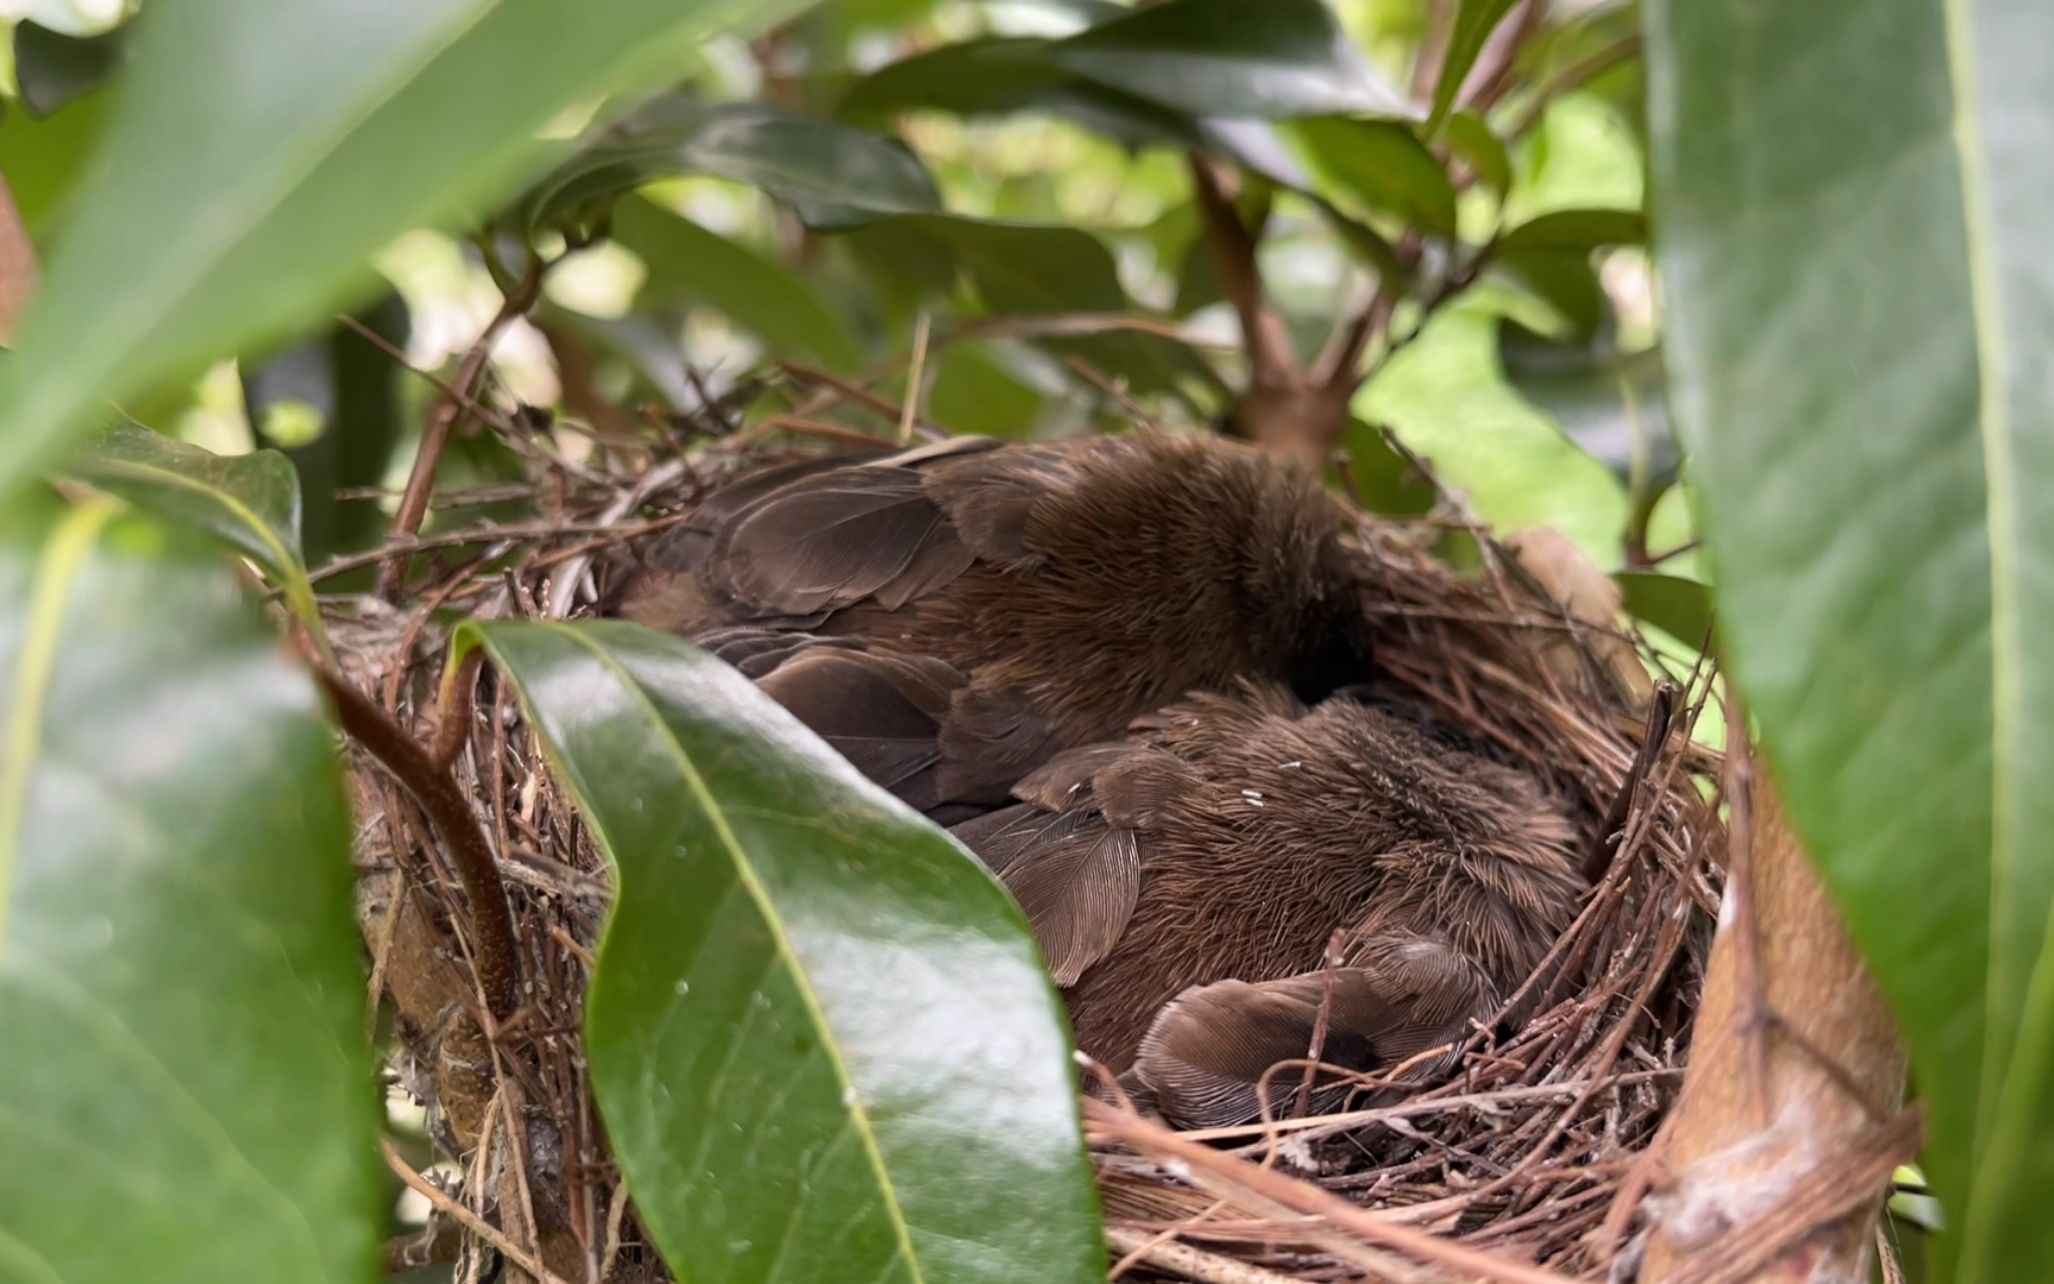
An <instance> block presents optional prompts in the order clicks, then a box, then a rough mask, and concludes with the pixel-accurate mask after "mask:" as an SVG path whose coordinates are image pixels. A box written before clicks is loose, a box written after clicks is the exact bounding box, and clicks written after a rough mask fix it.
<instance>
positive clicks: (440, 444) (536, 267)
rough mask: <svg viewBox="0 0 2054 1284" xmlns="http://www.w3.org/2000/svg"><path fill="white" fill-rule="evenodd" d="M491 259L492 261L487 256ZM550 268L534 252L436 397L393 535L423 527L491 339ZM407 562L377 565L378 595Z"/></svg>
mask: <svg viewBox="0 0 2054 1284" xmlns="http://www.w3.org/2000/svg"><path fill="white" fill-rule="evenodd" d="M487 261H488V262H489V261H490V256H489V255H488V256H487ZM548 270H549V264H548V262H547V261H545V260H544V259H543V258H542V257H541V256H540V255H537V254H535V253H533V252H532V251H531V252H530V253H529V255H528V265H527V270H526V271H525V272H524V273H523V274H522V276H521V279H520V280H519V282H517V283H516V284H515V285H514V287H513V288H512V290H510V291H509V292H508V293H507V295H506V297H505V299H504V300H503V301H502V302H501V303H500V305H499V311H498V312H497V313H495V314H494V315H493V317H492V320H491V321H490V322H488V323H487V324H486V326H485V330H484V333H482V334H480V335H479V336H478V341H477V342H476V343H474V344H472V345H471V350H470V351H469V352H467V353H465V354H464V359H463V363H462V364H461V365H459V366H458V367H457V371H456V378H455V379H453V380H451V389H450V392H449V394H448V395H446V396H445V397H443V398H442V399H441V400H440V401H438V402H436V404H435V410H434V412H433V413H432V414H430V415H429V416H428V426H427V428H426V429H424V430H423V431H422V433H421V446H420V449H419V450H418V451H416V452H415V454H414V467H413V471H412V472H410V473H408V474H407V485H406V490H405V491H403V492H402V493H401V494H400V497H399V511H398V512H397V513H395V514H393V518H392V533H393V534H395V535H412V534H413V533H414V532H416V531H418V530H420V529H421V519H422V518H423V517H425V516H427V514H428V494H429V492H430V491H432V490H434V488H435V467H436V465H437V464H438V463H440V462H441V460H442V452H443V449H444V448H445V447H447V446H448V445H449V434H450V430H451V429H453V428H454V427H455V426H456V423H457V420H458V419H460V418H461V417H462V416H463V413H464V408H465V406H466V405H467V404H469V403H470V399H471V389H472V387H473V386H474V385H475V384H476V383H477V382H478V376H479V375H480V374H481V373H483V372H484V369H485V362H486V360H487V358H489V357H490V356H491V354H492V345H493V343H494V342H495V341H496V340H497V339H498V338H499V335H500V332H501V331H502V330H504V329H506V327H507V326H508V325H510V324H511V323H512V322H513V321H514V319H515V318H516V317H519V316H522V315H523V314H525V313H526V312H527V311H528V309H529V308H532V307H534V306H535V300H536V298H537V297H538V296H540V294H541V292H542V277H543V275H544V274H545V273H547V272H548ZM406 565H407V557H406V553H405V551H404V550H400V551H397V552H394V553H393V555H392V557H391V559H390V560H388V561H386V562H385V563H384V564H383V565H381V566H380V567H379V568H378V583H377V586H376V589H375V591H376V592H377V594H378V596H379V597H383V598H390V597H391V596H392V594H393V592H394V591H395V590H396V589H397V588H398V587H399V584H400V581H401V580H402V579H403V578H404V577H405V575H406Z"/></svg>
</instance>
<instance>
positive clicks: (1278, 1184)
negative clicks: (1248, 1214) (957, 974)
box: [1084, 1098, 1570, 1284]
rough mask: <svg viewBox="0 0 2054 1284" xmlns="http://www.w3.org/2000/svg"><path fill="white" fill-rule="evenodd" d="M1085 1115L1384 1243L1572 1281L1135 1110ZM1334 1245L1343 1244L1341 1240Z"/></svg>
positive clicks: (1448, 1261) (1130, 1140)
mask: <svg viewBox="0 0 2054 1284" xmlns="http://www.w3.org/2000/svg"><path fill="white" fill-rule="evenodd" d="M1084 1118H1085V1120H1086V1122H1087V1123H1088V1124H1089V1125H1090V1126H1091V1128H1092V1130H1093V1131H1095V1132H1097V1133H1099V1134H1100V1135H1103V1136H1106V1137H1109V1138H1111V1139H1113V1140H1117V1141H1120V1142H1123V1143H1125V1144H1127V1145H1130V1146H1132V1147H1134V1148H1136V1149H1138V1150H1143V1151H1148V1152H1152V1153H1156V1154H1163V1155H1168V1156H1170V1157H1171V1158H1173V1159H1177V1160H1181V1161H1182V1162H1183V1163H1184V1164H1186V1165H1187V1166H1189V1167H1190V1168H1191V1169H1192V1170H1193V1171H1194V1172H1202V1173H1206V1174H1209V1175H1211V1176H1212V1177H1214V1178H1216V1179H1218V1180H1219V1181H1220V1182H1221V1183H1222V1184H1223V1185H1226V1186H1230V1187H1232V1188H1234V1189H1236V1190H1239V1191H1245V1192H1247V1193H1248V1194H1250V1195H1253V1196H1255V1197H1256V1198H1257V1199H1259V1200H1261V1201H1262V1202H1264V1203H1267V1204H1273V1205H1277V1206H1280V1207H1283V1208H1286V1209H1289V1210H1290V1211H1292V1212H1294V1213H1299V1214H1303V1215H1306V1216H1310V1217H1316V1218H1319V1219H1321V1220H1323V1221H1326V1222H1328V1223H1330V1224H1331V1225H1333V1226H1334V1227H1336V1228H1338V1229H1340V1230H1344V1231H1347V1232H1348V1233H1350V1234H1352V1235H1356V1236H1359V1237H1360V1238H1361V1239H1363V1240H1366V1241H1368V1242H1369V1243H1370V1244H1373V1245H1375V1246H1377V1247H1378V1248H1381V1249H1387V1250H1390V1251H1393V1252H1398V1253H1403V1254H1405V1255H1407V1256H1409V1257H1413V1258H1417V1259H1419V1260H1421V1261H1424V1262H1430V1263H1432V1264H1433V1265H1435V1266H1440V1267H1445V1268H1447V1269H1449V1270H1455V1271H1463V1272H1467V1273H1469V1274H1471V1275H1477V1276H1481V1277H1483V1278H1484V1279H1488V1280H1495V1281H1500V1282H1501V1284H1568V1281H1569V1279H1570V1277H1569V1276H1566V1275H1558V1274H1556V1273H1555V1272H1554V1271H1549V1270H1543V1269H1541V1268H1540V1267H1537V1266H1529V1265H1527V1264H1526V1263H1524V1262H1519V1261H1514V1260H1511V1259H1509V1258H1505V1257H1500V1256H1498V1255H1497V1254H1495V1253H1486V1252H1483V1251H1481V1250H1479V1249H1474V1248H1470V1247H1469V1246H1467V1245H1465V1244H1459V1243H1456V1242H1454V1241H1452V1240H1449V1239H1445V1238H1443V1237H1441V1236H1439V1235H1434V1234H1431V1233H1429V1232H1427V1231H1423V1230H1419V1229H1416V1228H1414V1227H1411V1226H1406V1225H1403V1224H1401V1223H1397V1222H1392V1221H1388V1220H1386V1219H1384V1218H1381V1217H1378V1216H1376V1215H1374V1214H1372V1213H1370V1212H1368V1211H1366V1210H1364V1209H1361V1208H1358V1207H1356V1206H1355V1205H1354V1204H1351V1203H1349V1202H1348V1201H1347V1200H1345V1199H1342V1198H1341V1197H1340V1196H1338V1195H1334V1194H1331V1193H1329V1192H1328V1191H1326V1190H1324V1189H1322V1188H1320V1187H1318V1186H1315V1185H1313V1184H1311V1183H1310V1182H1303V1181H1299V1180H1297V1179H1296V1178H1292V1177H1287V1176H1285V1175H1284V1174H1282V1173H1279V1172H1276V1171H1275V1170H1273V1169H1269V1168H1262V1167H1259V1166H1257V1165H1255V1164H1251V1163H1248V1162H1247V1161H1245V1160H1241V1159H1236V1158H1234V1157H1233V1156H1231V1155H1223V1154H1221V1153H1220V1152H1219V1151H1217V1150H1214V1149H1212V1148H1211V1147H1210V1146H1206V1145H1202V1144H1200V1143H1199V1142H1196V1141H1191V1140H1188V1139H1187V1138H1186V1137H1185V1136H1183V1135H1181V1134H1178V1133H1174V1132H1171V1131H1170V1130H1169V1129H1168V1128H1165V1127H1163V1126H1162V1125H1161V1124H1159V1123H1155V1122H1154V1121H1152V1120H1148V1119H1144V1118H1142V1117H1141V1116H1140V1115H1137V1114H1127V1113H1122V1112H1121V1111H1119V1110H1117V1109H1115V1108H1113V1107H1112V1106H1109V1105H1106V1104H1105V1103H1104V1102H1101V1101H1096V1100H1093V1099H1090V1098H1087V1099H1085V1101H1084ZM1336 1247H1337V1249H1338V1247H1339V1246H1338V1245H1337V1246H1336ZM1381 1265H1382V1263H1379V1266H1381Z"/></svg>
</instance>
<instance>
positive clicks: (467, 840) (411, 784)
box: [309, 656, 521, 1021]
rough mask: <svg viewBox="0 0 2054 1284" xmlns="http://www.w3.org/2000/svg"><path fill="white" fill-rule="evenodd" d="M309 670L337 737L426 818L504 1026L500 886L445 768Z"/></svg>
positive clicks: (380, 715)
mask: <svg viewBox="0 0 2054 1284" xmlns="http://www.w3.org/2000/svg"><path fill="white" fill-rule="evenodd" d="M309 663H310V664H312V665H313V666H314V673H315V676H316V677H318V678H319V679H320V682H321V686H322V688H323V689H324V690H326V691H327V692H328V698H329V699H330V700H332V701H333V702H334V704H335V712H336V717H337V720H338V721H339V722H341V724H342V729H343V730H344V731H346V732H348V733H349V735H350V737H351V738H352V739H354V740H355V741H356V742H357V743H358V744H360V745H362V746H363V747H364V748H365V749H366V750H367V751H369V753H370V754H371V756H372V757H374V758H376V759H377V760H378V761H379V762H380V763H382V764H384V766H385V769H386V770H387V771H390V772H391V773H392V776H393V779H395V780H397V781H398V782H399V783H400V785H401V786H403V787H404V788H405V789H406V791H407V792H408V793H409V794H412V795H413V797H414V800H415V801H416V802H418V803H419V804H420V805H421V810H422V811H424V812H426V813H427V814H428V820H429V823H430V824H432V825H433V826H434V828H435V833H436V836H437V837H438V838H440V839H441V840H442V846H443V849H444V850H445V851H447V852H448V853H449V862H450V864H451V865H452V866H453V867H454V868H455V869H456V872H457V877H458V878H459V879H460V880H461V881H462V882H463V885H464V895H465V897H466V898H467V899H468V900H469V901H470V904H471V919H472V926H473V928H474V930H475V932H476V934H477V946H478V981H479V984H480V985H481V986H482V987H483V989H484V991H485V1004H486V1007H487V1008H488V1009H489V1010H490V1011H491V1013H492V1015H493V1017H494V1018H495V1019H497V1020H501V1021H503V1020H505V1019H506V1018H508V1017H510V1016H512V1015H513V1013H514V1009H515V1008H517V1007H519V1006H520V994H521V956H520V947H519V944H518V942H517V941H516V940H515V937H514V927H513V915H512V913H511V912H510V911H509V909H508V907H507V903H506V884H505V883H503V882H502V881H500V877H499V866H498V864H497V863H496V862H495V861H494V860H493V858H492V844H491V841H490V840H489V839H487V838H486V836H485V828H484V826H483V825H481V824H480V823H479V821H478V817H477V814H476V813H475V812H473V811H472V810H471V806H470V803H469V802H468V801H466V799H465V798H464V793H463V790H462V789H461V788H460V787H458V785H457V783H456V778H455V777H454V776H452V775H451V774H450V772H449V770H448V768H447V767H439V766H437V765H436V763H435V761H434V759H433V758H431V757H430V756H429V754H428V751H427V750H426V749H423V748H422V747H421V746H420V744H419V743H418V742H416V741H415V740H414V738H413V737H412V736H410V735H408V734H407V733H406V731H405V729H404V728H402V727H401V726H400V725H399V724H398V723H396V722H394V721H393V720H392V718H391V716H390V715H389V714H387V713H386V712H385V710H383V709H381V708H379V707H378V704H377V702H376V701H374V700H372V699H371V698H370V697H369V696H367V695H365V694H364V693H363V692H362V691H359V690H358V689H357V686H356V684H355V683H353V682H351V681H350V680H349V679H348V678H345V677H343V676H342V675H341V674H340V673H337V672H336V671H335V670H334V669H331V668H329V667H328V666H327V665H325V664H321V663H319V662H318V661H316V660H314V659H313V658H312V657H311V656H310V657H309Z"/></svg>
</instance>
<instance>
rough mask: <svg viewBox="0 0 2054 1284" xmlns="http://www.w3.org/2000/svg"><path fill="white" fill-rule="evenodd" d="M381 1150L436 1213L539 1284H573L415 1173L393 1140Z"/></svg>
mask: <svg viewBox="0 0 2054 1284" xmlns="http://www.w3.org/2000/svg"><path fill="white" fill-rule="evenodd" d="M378 1149H379V1151H380V1153H382V1154H383V1155H384V1156H385V1166H386V1167H387V1168H390V1169H391V1170H392V1174H393V1176H395V1177H397V1178H399V1179H400V1180H401V1181H403V1182H405V1183H406V1184H407V1188H408V1189H409V1190H412V1191H413V1192H414V1193H415V1194H417V1195H419V1196H420V1197H421V1198H423V1199H425V1200H427V1201H428V1203H429V1204H430V1205H431V1206H433V1208H434V1209H435V1211H436V1212H438V1213H441V1214H442V1215H443V1216H444V1217H447V1218H449V1219H450V1220H452V1221H454V1222H457V1223H458V1224H460V1225H461V1226H462V1227H463V1228H464V1229H465V1230H467V1231H469V1232H471V1234H473V1235H476V1236H477V1237H478V1238H479V1239H482V1240H484V1241H485V1242H486V1243H487V1244H490V1245H491V1246H492V1247H493V1249H494V1250H495V1251H497V1252H498V1253H499V1255H500V1256H501V1257H504V1258H505V1259H506V1260H507V1261H509V1262H512V1263H513V1264H514V1265H515V1266H518V1267H520V1268H521V1269H522V1270H524V1271H526V1272H527V1273H528V1274H530V1275H532V1276H534V1277H535V1280H536V1284H570V1281H568V1280H566V1279H564V1278H563V1276H561V1275H558V1274H556V1273H554V1272H552V1271H550V1270H549V1269H548V1268H547V1267H545V1266H543V1265H542V1263H540V1262H538V1261H536V1260H535V1259H534V1258H533V1257H531V1256H529V1255H528V1254H527V1253H524V1252H522V1251H521V1249H520V1247H519V1246H518V1245H516V1244H515V1243H514V1242H513V1241H512V1240H510V1239H508V1238H507V1237H506V1236H505V1235H502V1234H501V1233H500V1232H499V1229H498V1228H497V1227H495V1226H493V1225H492V1223H490V1222H488V1221H486V1220H485V1219H484V1218H482V1217H480V1216H478V1215H477V1214H476V1213H474V1212H472V1211H471V1210H470V1209H468V1208H465V1207H464V1206H463V1205H462V1204H459V1203H457V1202H456V1201H455V1200H453V1199H451V1198H450V1197H449V1195H448V1194H447V1193H446V1192H445V1191H444V1190H443V1189H442V1188H441V1187H440V1186H437V1185H436V1184H435V1183H434V1182H432V1181H429V1180H428V1179H427V1178H426V1177H423V1176H422V1175H421V1174H419V1173H417V1172H415V1171H414V1168H413V1165H412V1164H409V1163H408V1162H407V1161H406V1160H405V1159H404V1158H402V1157H401V1156H400V1153H399V1152H398V1151H397V1150H394V1149H393V1148H392V1143H391V1142H390V1141H388V1140H386V1139H385V1138H383V1137H381V1138H379V1139H378Z"/></svg>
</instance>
